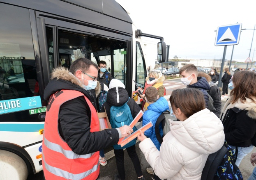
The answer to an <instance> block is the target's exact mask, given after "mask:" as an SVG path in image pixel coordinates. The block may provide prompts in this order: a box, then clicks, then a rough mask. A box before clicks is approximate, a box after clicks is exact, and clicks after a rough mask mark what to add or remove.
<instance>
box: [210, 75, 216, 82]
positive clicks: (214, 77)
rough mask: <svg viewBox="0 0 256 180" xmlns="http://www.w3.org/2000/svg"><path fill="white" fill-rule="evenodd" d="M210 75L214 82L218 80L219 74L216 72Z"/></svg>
mask: <svg viewBox="0 0 256 180" xmlns="http://www.w3.org/2000/svg"><path fill="white" fill-rule="evenodd" d="M209 76H210V77H211V79H212V82H213V83H216V82H217V81H218V79H217V76H216V75H215V74H213V75H211V74H209Z"/></svg>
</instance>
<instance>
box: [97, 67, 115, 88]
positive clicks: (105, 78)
mask: <svg viewBox="0 0 256 180" xmlns="http://www.w3.org/2000/svg"><path fill="white" fill-rule="evenodd" d="M97 80H98V81H99V82H100V83H104V84H106V85H107V86H109V83H110V81H111V80H112V76H111V74H110V73H109V72H108V71H106V72H104V74H103V75H102V77H100V70H99V74H98V79H97Z"/></svg>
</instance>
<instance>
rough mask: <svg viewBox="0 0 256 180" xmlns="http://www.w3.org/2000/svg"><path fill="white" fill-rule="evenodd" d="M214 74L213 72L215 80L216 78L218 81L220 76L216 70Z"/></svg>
mask: <svg viewBox="0 0 256 180" xmlns="http://www.w3.org/2000/svg"><path fill="white" fill-rule="evenodd" d="M214 72H215V76H216V78H217V81H219V77H220V74H219V73H218V72H217V70H216V69H214Z"/></svg>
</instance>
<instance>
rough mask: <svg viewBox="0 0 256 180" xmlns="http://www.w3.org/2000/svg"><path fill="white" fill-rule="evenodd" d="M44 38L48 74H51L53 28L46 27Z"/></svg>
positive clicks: (52, 64) (52, 65) (52, 63)
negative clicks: (46, 48)
mask: <svg viewBox="0 0 256 180" xmlns="http://www.w3.org/2000/svg"><path fill="white" fill-rule="evenodd" d="M46 37H47V45H48V55H49V66H50V72H52V69H53V67H54V49H53V28H52V27H46Z"/></svg>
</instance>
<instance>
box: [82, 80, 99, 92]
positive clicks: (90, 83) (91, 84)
mask: <svg viewBox="0 0 256 180" xmlns="http://www.w3.org/2000/svg"><path fill="white" fill-rule="evenodd" d="M96 86H97V81H93V80H88V85H87V86H86V85H83V87H84V89H85V90H91V89H95V88H96Z"/></svg>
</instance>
